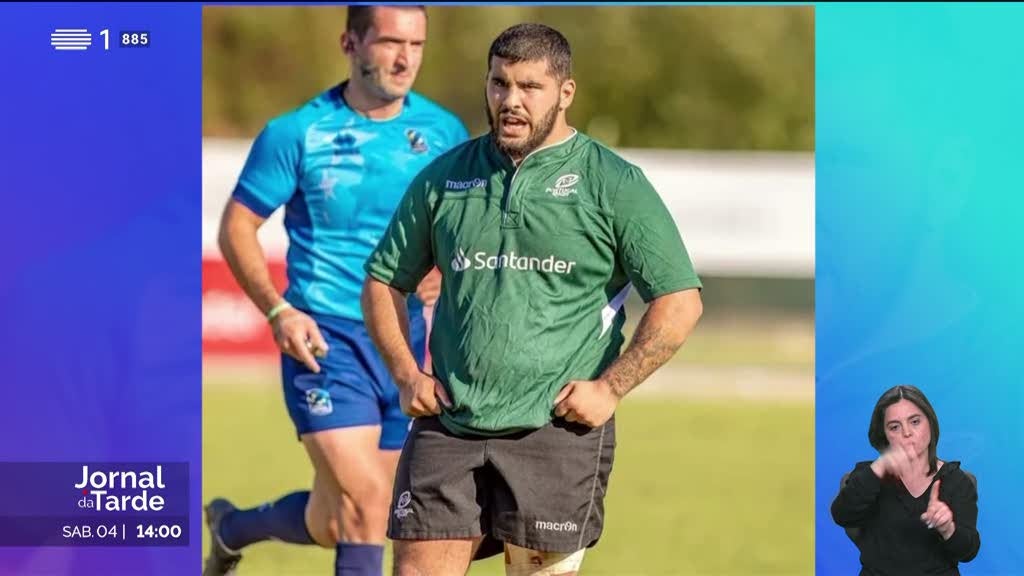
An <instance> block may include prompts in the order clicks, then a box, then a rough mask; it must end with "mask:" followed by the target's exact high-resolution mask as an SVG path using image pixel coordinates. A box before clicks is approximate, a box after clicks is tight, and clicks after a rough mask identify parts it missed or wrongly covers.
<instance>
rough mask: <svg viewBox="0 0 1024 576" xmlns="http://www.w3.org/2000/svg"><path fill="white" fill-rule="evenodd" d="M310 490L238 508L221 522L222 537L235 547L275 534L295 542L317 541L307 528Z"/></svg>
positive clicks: (231, 547)
mask: <svg viewBox="0 0 1024 576" xmlns="http://www.w3.org/2000/svg"><path fill="white" fill-rule="evenodd" d="M307 502H309V492H308V491H307V492H292V493H291V494H288V495H287V496H283V497H282V498H280V499H279V500H278V501H277V502H268V503H266V504H263V505H262V506H259V507H256V508H251V509H249V510H236V511H235V512H232V513H231V514H228V515H227V516H225V517H224V519H223V520H221V523H220V539H221V540H222V541H223V542H224V545H225V546H227V547H228V548H230V549H232V550H235V551H237V550H241V549H242V548H244V547H246V546H248V545H250V544H255V543H256V542H262V541H264V540H270V539H271V538H274V539H276V540H281V541H283V542H290V543H292V544H313V538H312V536H310V535H309V530H308V529H307V528H306V503H307Z"/></svg>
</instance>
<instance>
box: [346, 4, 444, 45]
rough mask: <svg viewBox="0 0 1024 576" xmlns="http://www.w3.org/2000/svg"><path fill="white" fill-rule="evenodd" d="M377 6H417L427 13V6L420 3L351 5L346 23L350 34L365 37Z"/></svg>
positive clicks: (416, 7)
mask: <svg viewBox="0 0 1024 576" xmlns="http://www.w3.org/2000/svg"><path fill="white" fill-rule="evenodd" d="M377 8H415V9H418V10H422V11H423V14H424V15H426V14H427V8H426V6H421V5H418V4H396V5H394V6H377V5H369V6H349V7H348V21H347V22H346V23H345V31H346V32H348V33H350V34H355V35H356V36H357V37H359V38H364V37H365V36H366V33H367V32H368V31H369V30H370V28H371V27H372V26H373V11H374V10H375V9H377Z"/></svg>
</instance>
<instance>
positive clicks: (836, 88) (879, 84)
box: [815, 5, 1024, 576]
mask: <svg viewBox="0 0 1024 576" xmlns="http://www.w3.org/2000/svg"><path fill="white" fill-rule="evenodd" d="M1021 24H1024V7H1021V6H1019V5H1018V6H993V5H979V6H966V5H959V6H953V5H951V6H945V5H944V6H935V5H932V6H907V5H899V6H892V5H888V6H877V7H870V8H868V7H865V6H819V7H818V8H817V10H816V26H817V53H816V57H817V77H816V80H817V168H816V170H817V172H816V178H817V196H816V202H817V240H816V242H817V244H816V251H817V272H816V278H817V284H816V286H817V299H816V306H817V396H816V418H817V422H816V440H815V442H816V456H817V460H816V496H817V501H816V521H817V525H816V526H817V530H816V547H817V574H818V576H827V575H833V574H835V575H838V574H841V575H844V576H846V575H850V574H856V573H857V571H858V569H859V565H860V564H859V561H858V553H857V551H856V548H855V547H854V546H853V544H852V543H851V542H850V541H849V540H847V539H846V536H845V534H844V533H843V531H842V529H840V528H839V527H838V526H836V525H835V524H834V523H833V522H832V519H831V515H830V512H829V506H830V504H831V502H832V499H833V498H834V496H835V494H836V492H837V490H838V485H839V480H840V477H841V476H842V474H843V473H844V472H847V471H848V470H850V469H851V468H852V467H853V464H854V463H855V462H856V461H858V460H871V459H873V458H874V457H876V456H877V454H875V453H874V452H873V450H872V449H871V447H870V445H869V444H868V441H867V426H868V420H869V417H870V413H871V409H872V408H873V407H874V403H875V402H876V401H877V399H878V397H879V396H880V395H881V393H882V392H884V391H885V390H886V389H887V388H889V387H890V386H893V385H895V384H900V383H910V384H914V385H917V386H919V387H921V388H922V389H923V390H924V392H925V393H926V395H928V397H929V399H930V400H931V401H932V403H933V405H934V407H935V410H936V412H937V413H938V416H939V423H940V427H941V436H940V441H939V457H940V458H944V459H948V460H960V461H962V463H963V466H964V467H965V468H966V469H967V470H969V471H971V472H973V473H975V474H976V475H977V477H978V488H979V514H980V517H979V530H980V532H981V540H982V545H981V551H980V554H979V556H978V557H977V558H976V559H975V560H974V561H973V562H971V563H968V564H962V565H961V571H962V573H963V574H965V575H972V576H977V575H982V574H986V575H994V574H1001V575H1009V574H1024V547H1022V545H1021V544H1020V534H1021V530H1020V519H1021V518H1022V517H1024V505H1022V500H1024V499H1022V498H1021V489H1020V486H1021V473H1022V471H1024V465H1022V460H1021V455H1022V452H1024V450H1022V448H1024V424H1022V421H1021V408H1022V407H1024V391H1022V390H1024V387H1022V385H1021V382H1020V380H1021V378H1020V376H1021V366H1020V358H1021V344H1022V342H1024V327H1022V323H1024V305H1022V303H1021V301H1022V288H1024V262H1022V261H1021V257H1020V249H1021V247H1022V246H1024V230H1022V226H1021V224H1020V219H1021V215H1022V214H1024V200H1022V192H1024V177H1022V175H1021V174H1022V170H1024V162H1022V161H1021V160H1020V158H1019V156H1020V154H1021V150H1022V147H1021V144H1020V139H1021V135H1022V133H1024V121H1022V113H1021V109H1020V106H1021V103H1022V100H1021V91H1022V89H1024V74H1022V72H1024V67H1022V65H1021V54H1024V40H1022V36H1021V34H1020V28H1021Z"/></svg>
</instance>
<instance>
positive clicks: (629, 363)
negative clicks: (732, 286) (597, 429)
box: [600, 288, 704, 398]
mask: <svg viewBox="0 0 1024 576" xmlns="http://www.w3.org/2000/svg"><path fill="white" fill-rule="evenodd" d="M703 311H704V306H703V303H702V302H701V298H700V291H699V290H697V289H695V288H691V289H688V290H682V291H679V292H673V293H671V294H665V295H663V296H659V297H657V298H655V299H654V300H652V301H651V303H650V304H649V305H648V306H647V311H646V312H644V315H643V317H642V318H641V319H640V324H639V326H637V329H636V332H635V333H634V334H633V339H632V340H631V341H630V343H629V346H628V347H627V348H626V351H625V352H623V353H622V355H621V356H619V357H618V359H616V360H615V362H613V363H612V365H611V366H609V367H608V369H607V370H605V372H604V374H602V375H601V378H600V379H601V380H603V381H604V383H605V384H606V385H607V386H608V388H609V390H610V391H611V393H612V394H614V395H615V396H616V397H617V398H622V397H623V396H625V395H626V394H628V393H629V392H630V391H631V390H632V389H633V388H636V387H637V386H638V385H639V384H640V383H641V382H643V381H644V380H646V379H647V377H648V376H650V375H651V374H653V373H654V371H655V370H657V369H658V368H661V366H662V365H664V364H665V362H668V360H669V359H670V358H672V356H673V355H675V353H676V352H677V351H678V350H679V348H681V347H682V345H683V344H684V343H685V342H686V339H687V338H688V337H689V336H690V333H691V332H692V331H693V329H694V328H695V327H696V326H697V321H698V320H699V319H700V316H701V314H702V313H703Z"/></svg>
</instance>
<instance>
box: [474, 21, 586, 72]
mask: <svg viewBox="0 0 1024 576" xmlns="http://www.w3.org/2000/svg"><path fill="white" fill-rule="evenodd" d="M495 56H497V57H498V58H502V59H505V60H508V61H510V62H512V63H513V64H514V63H517V62H537V61H540V60H547V62H548V71H549V72H550V73H551V75H552V76H554V77H555V78H556V79H557V80H558V81H559V82H564V81H565V80H568V79H569V78H571V77H572V50H571V49H570V48H569V41H568V40H566V39H565V36H562V33H561V32H559V31H558V30H555V29H554V28H551V27H550V26H545V25H543V24H531V23H526V24H516V25H515V26H512V27H511V28H508V29H506V30H505V31H504V32H502V33H501V34H499V35H498V37H497V38H495V39H494V42H492V43H491V50H490V52H489V53H488V54H487V65H488V66H490V65H491V61H492V60H493V59H494V57H495Z"/></svg>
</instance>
